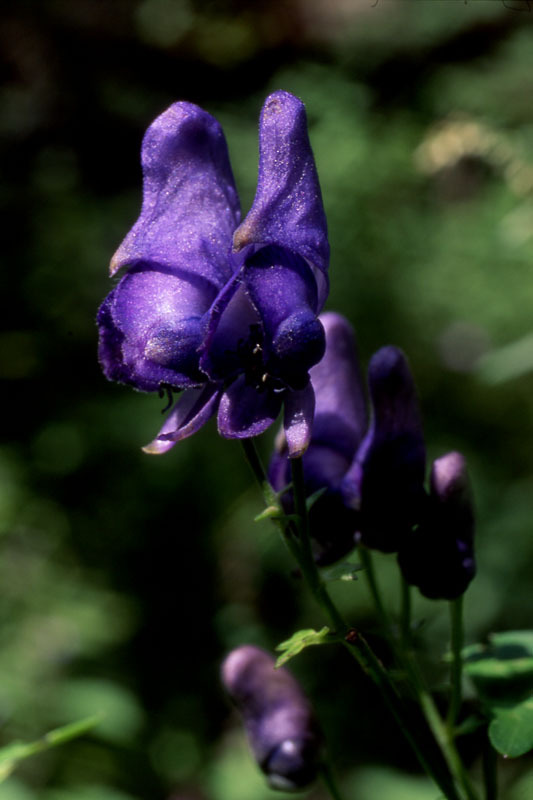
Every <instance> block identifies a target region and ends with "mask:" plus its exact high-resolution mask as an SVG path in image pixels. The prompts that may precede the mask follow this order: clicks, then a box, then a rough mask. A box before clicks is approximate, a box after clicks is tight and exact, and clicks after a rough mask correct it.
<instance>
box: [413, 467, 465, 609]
mask: <svg viewBox="0 0 533 800" xmlns="http://www.w3.org/2000/svg"><path fill="white" fill-rule="evenodd" d="M398 562H399V564H400V567H401V570H402V572H403V575H404V577H405V579H406V581H407V582H408V583H411V584H414V585H415V586H418V588H419V589H420V591H421V593H422V594H423V595H425V596H426V597H430V598H432V599H437V598H441V599H446V600H453V599H454V598H456V597H459V595H461V594H463V593H464V592H465V591H466V589H467V588H468V585H469V584H470V581H471V580H472V578H473V577H474V575H475V573H476V563H475V559H474V511H473V506H472V498H471V490H470V484H469V480H468V474H467V471H466V462H465V459H464V456H462V455H461V453H457V452H452V453H447V454H446V455H444V456H442V457H441V458H438V459H437V460H436V461H434V462H433V466H432V469H431V478H430V494H429V499H428V502H427V505H426V507H425V510H424V514H423V517H422V520H421V523H420V525H419V526H418V527H417V528H416V529H415V530H413V531H412V532H411V533H410V535H409V536H408V537H407V538H406V540H405V541H404V543H403V544H402V547H401V548H400V551H399V553H398Z"/></svg>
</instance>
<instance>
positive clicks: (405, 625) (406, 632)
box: [400, 575, 412, 650]
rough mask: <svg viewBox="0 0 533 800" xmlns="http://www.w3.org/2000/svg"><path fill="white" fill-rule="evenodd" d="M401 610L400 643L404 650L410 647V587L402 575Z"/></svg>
mask: <svg viewBox="0 0 533 800" xmlns="http://www.w3.org/2000/svg"><path fill="white" fill-rule="evenodd" d="M401 581H402V610H401V624H400V634H401V640H402V645H403V647H404V648H405V649H406V650H409V649H410V648H411V605H412V604H411V587H410V586H409V584H408V583H407V581H406V580H405V578H404V577H403V575H402V578H401Z"/></svg>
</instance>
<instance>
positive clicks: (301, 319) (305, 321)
mask: <svg viewBox="0 0 533 800" xmlns="http://www.w3.org/2000/svg"><path fill="white" fill-rule="evenodd" d="M142 168H143V177H144V193H143V205H142V209H141V213H140V216H139V219H138V220H137V222H136V223H135V225H134V226H133V228H132V229H131V231H130V232H129V233H128V235H127V236H126V238H125V240H124V241H123V243H122V244H121V246H120V247H119V249H118V251H117V252H116V254H115V256H114V258H113V260H112V262H111V274H115V273H116V272H118V270H123V275H122V278H121V280H120V281H119V283H118V284H117V285H116V286H115V288H114V289H113V291H112V292H111V293H110V294H109V296H108V297H107V298H106V300H105V301H104V303H103V304H102V306H101V308H100V310H99V313H98V324H99V327H100V349H99V356H100V362H101V364H102V367H103V370H104V373H105V375H106V376H107V377H108V378H109V379H111V380H116V381H119V382H121V383H126V384H130V385H131V386H134V387H135V388H136V389H139V390H142V391H148V392H150V391H161V390H166V391H174V390H183V392H182V394H181V396H180V397H179V399H178V400H177V402H176V404H175V405H174V407H173V409H172V410H171V412H170V415H169V416H168V418H167V420H166V421H165V423H164V425H163V427H162V429H161V431H160V433H159V435H158V436H157V438H156V439H155V440H154V441H153V442H152V443H151V444H150V445H149V446H148V447H147V448H145V449H146V450H147V451H148V452H151V453H162V452H165V451H166V450H168V449H169V448H171V447H172V446H173V445H174V444H175V443H176V442H178V441H180V440H181V439H184V438H185V437H187V436H190V435H191V434H192V433H194V432H195V431H197V430H198V429H199V428H200V427H201V426H202V425H203V424H204V423H205V422H206V421H207V420H208V419H209V418H210V417H211V416H212V415H213V414H215V413H216V414H217V416H218V428H219V432H220V433H221V434H222V435H223V436H225V437H228V438H247V437H250V436H257V435H258V434H260V433H262V432H263V431H264V430H265V429H266V428H267V427H268V426H269V425H270V424H271V423H272V422H273V421H274V420H275V419H276V417H277V416H278V414H279V412H280V410H281V408H282V407H283V408H284V424H285V431H286V437H287V442H288V447H289V452H290V455H291V456H296V455H299V454H300V453H302V452H303V451H304V450H305V447H306V445H307V442H308V440H309V436H310V426H311V421H312V417H313V408H314V396H313V389H312V387H311V385H310V383H309V376H308V372H309V368H310V367H311V366H312V365H313V364H315V363H316V362H317V361H319V360H320V358H321V357H322V354H323V352H324V331H323V329H322V326H321V324H320V322H319V321H318V319H317V314H318V313H319V311H320V309H321V308H322V306H323V304H324V301H325V299H326V296H327V291H328V278H327V270H328V260H329V245H328V240H327V230H326V220H325V216H324V210H323V207H322V199H321V194H320V187H319V184H318V177H317V174H316V168H315V163H314V159H313V154H312V151H311V147H310V144H309V139H308V135H307V123H306V115H305V109H304V106H303V104H302V103H301V102H300V100H298V99H297V98H296V97H293V96H292V95H291V94H288V93H287V92H282V91H280V92H275V93H274V94H272V95H270V97H268V98H267V100H266V101H265V104H264V106H263V110H262V113H261V119H260V129H259V176H258V184H257V192H256V196H255V199H254V202H253V205H252V208H251V209H250V211H249V213H248V215H247V216H246V217H245V219H244V220H243V221H242V222H241V213H240V207H239V200H238V196H237V190H236V188H235V184H234V180H233V175H232V172H231V167H230V163H229V157H228V150H227V146H226V141H225V138H224V134H223V132H222V129H221V127H220V125H219V124H218V122H217V121H216V120H215V119H214V118H213V117H212V116H211V115H210V114H208V113H207V112H205V111H203V110H202V109H201V108H199V107H198V106H195V105H193V104H191V103H185V102H180V103H175V104H174V105H172V106H170V108H168V109H167V110H166V111H165V112H164V113H163V114H161V116H160V117H158V118H157V119H156V120H155V122H153V123H152V125H151V126H150V127H149V128H148V130H147V132H146V135H145V137H144V140H143V145H142Z"/></svg>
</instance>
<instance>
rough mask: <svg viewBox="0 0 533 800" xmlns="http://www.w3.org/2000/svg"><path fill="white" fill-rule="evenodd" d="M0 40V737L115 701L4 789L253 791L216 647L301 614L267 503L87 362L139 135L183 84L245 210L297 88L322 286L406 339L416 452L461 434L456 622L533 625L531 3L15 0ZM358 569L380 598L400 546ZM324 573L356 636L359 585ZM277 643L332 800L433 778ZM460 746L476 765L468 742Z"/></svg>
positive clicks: (509, 779) (229, 452)
mask: <svg viewBox="0 0 533 800" xmlns="http://www.w3.org/2000/svg"><path fill="white" fill-rule="evenodd" d="M0 37H1V42H2V48H1V52H2V56H1V58H2V61H3V66H4V68H5V69H4V71H3V74H4V78H3V81H2V85H1V87H0V97H1V105H2V114H1V117H0V142H1V150H2V167H3V169H2V172H3V176H4V180H3V182H2V187H1V189H0V192H1V198H2V205H3V211H2V223H3V224H2V233H1V235H2V237H3V244H2V254H3V256H4V267H3V270H2V273H1V281H2V286H3V293H2V296H3V300H4V308H3V312H2V321H3V323H4V324H3V326H2V333H1V335H0V378H1V381H2V395H3V397H4V399H5V411H4V413H3V415H2V426H3V437H2V445H1V448H0V477H1V479H0V533H1V537H0V745H2V744H6V743H9V742H10V741H12V740H13V739H18V738H22V739H33V738H36V737H38V736H39V735H41V734H42V733H44V732H45V731H46V730H48V729H50V728H52V727H54V726H56V725H60V724H63V723H66V722H69V721H71V720H75V719H78V718H80V717H82V716H84V715H86V714H91V713H94V712H95V711H98V710H100V709H103V710H105V711H106V714H107V716H106V719H105V721H104V722H103V723H101V724H100V726H99V727H98V728H97V729H96V730H95V731H94V733H92V734H91V735H88V736H86V737H84V738H83V739H80V740H78V741H75V742H72V743H70V744H68V745H65V746H64V747H62V748H59V749H56V750H54V751H52V752H50V753H47V754H44V755H41V756H38V757H35V758H33V759H32V760H29V761H27V762H25V763H24V764H22V766H21V767H20V768H19V769H18V770H17V771H16V772H15V773H14V774H13V775H12V776H11V777H10V778H9V779H8V780H7V781H5V782H3V783H0V800H35V798H44V800H74V798H76V800H140V799H141V798H150V800H158V799H159V798H161V800H268V798H270V797H273V796H274V795H273V793H272V792H271V791H270V790H268V789H267V788H266V787H265V785H264V782H263V780H262V778H261V777H260V776H259V775H258V773H257V770H256V768H255V767H254V765H253V764H252V763H251V761H250V759H249V756H248V753H247V750H246V745H245V743H244V739H243V735H242V732H241V731H240V728H239V726H238V723H237V720H236V719H235V717H234V716H233V715H232V713H231V711H230V709H229V706H228V704H227V702H226V700H225V698H224V697H223V695H222V692H221V690H220V688H219V684H218V668H219V664H220V660H221V659H222V657H223V655H224V653H225V652H226V651H227V650H228V649H229V648H230V647H232V646H234V645H236V644H240V643H242V642H247V641H248V642H256V643H259V644H262V645H264V646H266V647H268V648H273V647H274V646H275V644H277V643H278V642H279V641H281V640H282V639H285V638H287V637H288V636H289V635H290V634H291V633H292V632H293V630H294V629H296V628H297V627H298V626H300V627H313V626H318V625H321V624H322V623H323V620H322V618H321V617H320V614H319V612H318V611H317V609H315V608H314V607H313V605H312V604H311V603H310V602H309V601H308V600H307V599H306V598H305V596H303V594H304V593H303V591H302V587H301V585H300V583H299V582H298V581H297V580H294V578H293V577H292V575H291V569H292V566H291V564H290V562H289V561H288V558H287V556H286V554H285V552H284V551H283V547H282V544H281V542H280V541H279V540H278V539H277V536H276V534H275V532H274V531H273V529H271V528H270V527H269V525H268V524H267V523H266V522H264V523H260V524H254V523H252V521H251V520H252V518H253V516H254V515H255V514H257V513H258V511H259V510H260V508H261V501H260V498H259V496H258V493H257V492H256V490H255V489H254V487H253V486H252V481H251V476H250V475H249V474H248V471H247V468H246V466H245V465H244V463H243V460H242V457H241V452H240V448H239V446H238V444H236V443H232V442H227V441H222V440H220V439H219V438H218V437H217V434H216V431H215V426H214V424H213V423H212V424H210V425H208V426H207V427H206V428H205V429H204V430H203V431H201V432H200V433H199V434H198V435H196V436H195V437H193V439H191V440H188V441H186V442H183V443H181V444H179V445H178V446H177V447H176V448H174V450H173V451H172V452H171V453H169V454H167V455H165V456H162V457H150V456H147V455H144V454H143V453H142V452H141V450H140V446H141V445H143V444H145V443H147V442H148V441H149V440H150V439H151V438H152V437H153V435H154V434H155V432H156V431H157V430H158V427H159V425H160V422H161V408H162V406H163V405H164V401H161V400H159V399H158V398H157V397H155V396H147V395H141V394H138V393H135V392H133V391H131V390H130V389H128V388H126V387H121V386H118V385H112V384H110V383H107V382H106V381H105V379H104V378H103V377H102V375H101V373H100V370H99V367H98V364H97V360H96V330H95V324H94V318H95V313H96V309H97V306H98V304H99V303H100V301H101V300H102V299H103V297H104V296H105V295H106V293H107V292H108V290H109V288H110V282H109V279H108V277H107V265H108V262H109V259H110V257H111V255H112V254H113V252H114V250H115V249H116V247H117V246H118V244H119V243H120V241H121V239H122V237H123V236H124V235H125V233H126V232H127V230H128V229H129V227H130V226H131V224H132V223H133V221H134V220H135V218H136V214H137V212H138V209H139V205H140V191H141V182H140V168H139V156H138V154H139V147H140V142H141V138H142V135H143V131H144V129H145V128H146V126H147V125H148V124H149V123H150V122H151V120H152V119H153V118H154V117H155V116H156V115H157V114H159V113H160V112H161V111H162V110H163V109H164V108H165V107H166V106H168V105H169V104H170V103H172V102H174V101H175V100H178V99H185V100H189V101H192V102H196V103H198V104H200V105H202V106H203V107H204V108H206V109H207V110H208V111H210V112H211V113H213V114H214V115H215V116H217V118H218V119H219V120H220V122H221V123H222V124H223V126H224V129H225V132H226V136H227V139H228V144H229V150H230V155H231V157H232V163H233V168H234V172H235V176H236V180H237V184H238V187H239V190H240V192H241V198H242V204H243V210H244V211H246V209H247V208H248V207H249V204H250V202H251V200H252V198H253V193H254V188H255V181H256V169H257V118H258V114H259V110H260V107H261V104H262V101H263V99H264V97H265V96H266V94H267V93H269V92H270V91H273V90H275V89H280V88H282V89H286V90H289V91H291V92H293V93H295V94H297V95H298V96H300V97H301V98H302V99H303V100H304V102H305V103H306V105H307V110H308V117H309V123H310V136H311V141H312V145H313V148H314V152H315V156H316V161H317V165H318V169H319V174H320V178H321V184H322V190H323V196H324V203H325V207H326V212H327V214H328V220H329V228H330V241H331V248H332V262H331V286H332V289H331V295H330V299H329V301H328V305H327V307H328V308H329V309H336V310H339V311H341V312H343V313H344V314H345V315H347V316H348V317H349V318H350V320H351V321H352V322H353V324H354V326H355V328H356V330H357V334H358V339H359V345H360V350H361V354H362V357H363V360H364V362H365V363H366V362H367V361H368V358H369V356H370V355H371V353H372V352H373V351H374V350H375V349H377V348H378V347H380V346H382V345H384V344H387V343H394V344H397V345H399V346H400V347H402V348H404V349H405V351H406V352H407V354H408V355H409V358H410V360H411V364H412V367H413V371H414V373H415V376H416V379H417V383H418V387H419V392H420V399H421V404H422V408H423V413H424V419H425V430H426V435H427V443H428V450H429V454H430V456H431V457H432V458H433V457H436V456H438V455H441V454H442V453H444V452H446V451H447V450H450V449H454V448H458V449H461V450H462V451H464V452H465V453H466V455H467V457H468V461H469V464H470V468H471V474H472V479H473V482H474V486H475V493H476V500H477V509H478V520H479V523H478V535H477V553H478V564H479V574H478V577H477V578H476V580H475V581H474V584H473V585H472V588H471V590H470V591H469V593H468V596H467V601H466V613H467V638H468V641H478V640H482V639H483V638H484V637H485V636H486V635H487V633H488V632H489V631H490V630H505V629H507V628H526V627H530V626H531V618H532V610H533V603H532V600H531V575H532V567H533V536H532V529H533V402H532V400H531V395H532V392H533V275H532V265H533V103H532V100H531V98H532V96H533V13H530V11H529V9H528V4H527V3H525V2H521V0H512V2H507V3H503V2H502V3H500V2H470V3H468V4H464V3H462V2H432V0H428V2H414V0H413V2H384V0H381V1H380V2H378V3H377V4H373V3H371V2H370V0H369V1H368V2H367V1H366V0H359V1H357V0H272V1H271V2H268V0H264V1H259V2H255V3H252V4H250V3H247V2H244V0H235V1H234V2H230V0H225V1H221V2H209V1H208V0H139V1H137V0H135V1H134V0H117V1H116V2H112V3H102V2H98V0H71V1H70V2H66V0H48V1H45V0H43V1H42V2H32V1H31V0H26V2H24V1H23V0H19V2H18V3H17V4H12V6H11V9H6V10H5V11H4V13H3V15H2V20H1V23H0ZM273 435H274V434H273V433H272V435H271V436H265V437H264V441H263V442H261V446H262V448H263V452H264V455H265V458H268V453H269V450H270V448H271V443H272V439H273ZM379 570H380V580H381V581H382V584H383V587H384V589H385V592H386V595H387V598H388V602H389V603H390V607H391V609H392V610H395V609H396V608H397V606H398V597H399V594H398V592H399V588H398V584H397V576H396V571H395V563H394V557H392V556H390V557H383V558H381V559H379ZM335 594H336V595H337V596H338V600H339V603H340V604H341V606H342V607H343V609H344V610H345V612H346V614H347V615H348V617H349V618H350V620H351V621H352V622H353V623H354V624H356V625H359V626H362V627H363V628H364V629H366V630H367V631H368V632H369V634H370V635H371V636H372V634H373V632H375V622H374V619H373V617H372V611H371V607H370V603H369V598H368V595H367V592H366V588H365V585H364V581H362V580H360V581H358V582H356V583H353V584H348V585H344V584H343V585H342V586H340V587H339V588H335ZM416 616H417V619H419V620H420V621H421V625H422V627H421V637H423V638H424V640H425V642H426V646H427V651H428V675H429V676H430V678H431V680H432V683H433V685H434V687H435V688H436V689H438V687H439V684H440V682H441V681H442V679H443V675H444V673H443V665H442V656H443V655H444V654H445V652H446V649H447V634H446V622H447V611H446V607H445V605H444V604H441V603H429V602H427V601H422V600H418V601H417V605H416ZM422 623H423V624H422ZM375 635H376V636H377V634H375ZM376 643H377V646H378V648H379V646H380V641H379V637H377V638H376ZM293 664H294V671H295V673H297V674H298V675H299V676H300V677H301V679H302V681H303V683H304V685H305V687H306V689H307V690H308V691H309V693H310V694H311V695H312V696H313V698H314V699H315V701H316V706H317V708H318V710H319V713H320V717H321V719H322V722H323V725H324V728H325V729H326V732H327V735H328V739H329V741H330V745H331V751H332V753H333V756H334V760H335V762H336V764H337V766H338V768H339V771H340V774H341V775H342V778H343V780H344V782H345V786H346V788H347V790H348V793H349V796H350V797H352V796H353V797H354V798H355V797H357V798H358V800H378V798H379V800H381V798H384V797H386V798H387V800H434V796H435V791H434V790H433V789H432V788H431V787H430V786H429V785H428V783H427V782H426V780H425V779H424V778H423V777H422V776H420V775H419V773H418V768H417V765H416V763H415V762H414V760H413V758H412V756H411V754H410V752H409V751H408V749H407V747H406V745H405V744H404V743H403V741H402V738H401V736H400V735H399V734H398V731H397V730H396V729H395V727H394V725H393V723H392V722H391V720H390V719H389V717H388V715H387V712H386V711H385V710H384V708H383V707H382V705H381V702H380V699H379V698H378V697H377V695H376V694H375V693H374V692H373V690H372V689H371V688H369V687H368V686H367V685H366V683H365V681H364V680H363V679H361V678H359V677H358V676H357V674H356V673H354V670H353V667H352V664H351V662H350V661H348V659H347V658H346V657H345V656H344V653H343V652H340V653H338V652H337V651H336V649H335V648H312V649H311V650H309V651H306V652H305V653H304V654H303V655H302V656H300V657H299V658H298V659H297V660H296V661H294V662H293ZM464 752H465V757H466V759H467V760H468V761H471V762H473V769H474V770H479V764H478V763H477V752H478V742H476V738H475V736H474V737H471V738H470V739H468V738H465V740H464ZM500 767H501V780H502V784H503V785H504V786H505V787H506V788H505V791H504V794H503V796H504V797H505V798H506V800H507V799H509V800H526V798H527V797H531V796H532V795H531V793H532V792H533V789H532V780H531V773H530V772H529V773H528V772H527V759H521V760H519V761H512V760H508V761H506V762H503V761H501V763H500ZM282 796H283V795H282ZM309 796H310V797H312V798H320V797H322V796H323V795H322V794H321V790H320V789H319V788H316V789H313V790H312V791H311V792H310V794H309Z"/></svg>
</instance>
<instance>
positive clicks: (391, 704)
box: [243, 440, 461, 800]
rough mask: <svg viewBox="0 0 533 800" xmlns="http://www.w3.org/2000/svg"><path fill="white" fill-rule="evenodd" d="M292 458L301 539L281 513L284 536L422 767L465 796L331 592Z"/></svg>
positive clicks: (248, 447) (258, 471) (271, 499)
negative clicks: (312, 538)
mask: <svg viewBox="0 0 533 800" xmlns="http://www.w3.org/2000/svg"><path fill="white" fill-rule="evenodd" d="M243 444H245V448H244V449H245V454H246V457H247V460H248V463H249V464H250V466H251V468H252V470H253V473H254V475H255V478H256V480H257V482H258V484H259V486H260V488H261V490H262V491H263V495H264V497H265V500H266V502H267V503H268V504H269V505H274V506H277V507H278V508H279V503H278V500H277V497H276V495H275V493H274V492H273V490H272V487H271V486H270V484H268V481H267V479H266V475H265V472H264V470H263V467H262V465H261V462H260V459H259V457H258V456H257V453H256V451H255V446H254V444H253V441H252V440H244V442H243ZM292 462H296V464H295V463H292V474H293V492H294V503H295V510H296V511H297V513H298V517H299V520H298V534H299V536H298V542H297V543H296V542H295V541H294V537H293V536H292V533H291V531H290V530H288V528H289V527H290V525H289V524H288V523H285V522H284V521H283V518H282V517H281V516H280V518H279V519H278V520H275V521H276V522H277V524H278V527H280V529H281V530H282V532H283V533H284V540H285V542H286V543H287V544H288V546H289V548H290V550H291V553H292V554H293V555H294V557H295V558H296V560H297V563H298V565H299V567H300V569H301V571H302V574H303V576H304V578H305V580H306V582H307V584H308V585H309V588H310V590H311V592H312V594H313V596H314V598H315V600H316V601H317V603H318V604H319V605H320V606H321V608H322V609H323V611H324V612H325V614H326V615H327V616H328V617H329V619H330V620H331V623H332V625H333V628H334V629H335V630H336V631H337V633H339V634H341V635H342V636H343V643H344V645H345V647H346V648H347V650H348V651H349V653H350V655H351V656H352V657H353V658H355V660H356V661H357V663H358V664H359V666H360V667H361V668H362V669H363V671H364V672H365V673H366V674H367V675H368V676H369V677H370V678H371V679H372V680H373V681H374V683H375V684H376V685H377V686H378V688H379V689H380V691H381V693H382V696H383V699H384V701H385V703H386V705H387V706H388V708H389V710H390V711H391V713H392V714H393V716H394V717H395V719H396V721H397V722H398V725H399V726H400V728H401V729H402V731H403V733H404V735H405V736H406V738H407V740H408V741H409V743H410V745H411V747H412V748H413V750H414V752H415V753H416V755H417V757H418V759H419V761H420V763H421V765H422V767H423V768H424V769H425V771H426V772H427V773H428V774H429V775H430V776H431V777H432V778H433V780H434V781H435V783H436V784H437V785H438V786H439V788H440V789H441V791H442V792H443V793H444V795H445V797H446V798H448V800H461V798H460V797H459V795H458V794H457V792H456V790H455V787H454V785H453V782H452V781H451V780H450V777H449V774H448V772H447V770H446V769H445V767H444V765H440V764H435V763H434V758H433V756H432V755H428V753H427V746H426V741H425V734H424V733H423V732H422V733H421V732H420V731H418V730H416V728H417V726H416V725H415V724H414V722H413V721H412V720H411V719H410V716H409V714H408V713H407V711H406V709H405V707H404V705H403V701H402V700H401V698H400V697H399V695H398V693H397V691H396V688H395V687H394V685H393V684H392V682H391V680H390V678H389V676H388V673H387V672H386V670H385V668H384V667H383V665H382V663H381V661H380V660H379V659H378V658H377V657H376V656H375V655H374V652H373V651H372V649H371V648H370V646H369V645H368V643H367V641H366V639H365V638H364V637H363V636H362V635H361V634H360V633H357V632H356V631H354V630H353V629H350V628H349V626H348V625H347V623H346V622H345V621H344V620H343V618H342V616H341V614H340V612H339V611H338V609H337V607H336V606H335V604H334V603H333V601H332V599H331V597H330V596H329V593H328V591H327V589H326V587H325V585H324V584H323V582H322V579H321V577H320V575H319V572H318V569H317V567H316V564H315V561H314V558H313V555H312V550H311V542H310V537H309V525H308V514H307V505H306V495H305V485H304V475H303V466H302V462H301V459H292Z"/></svg>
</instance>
